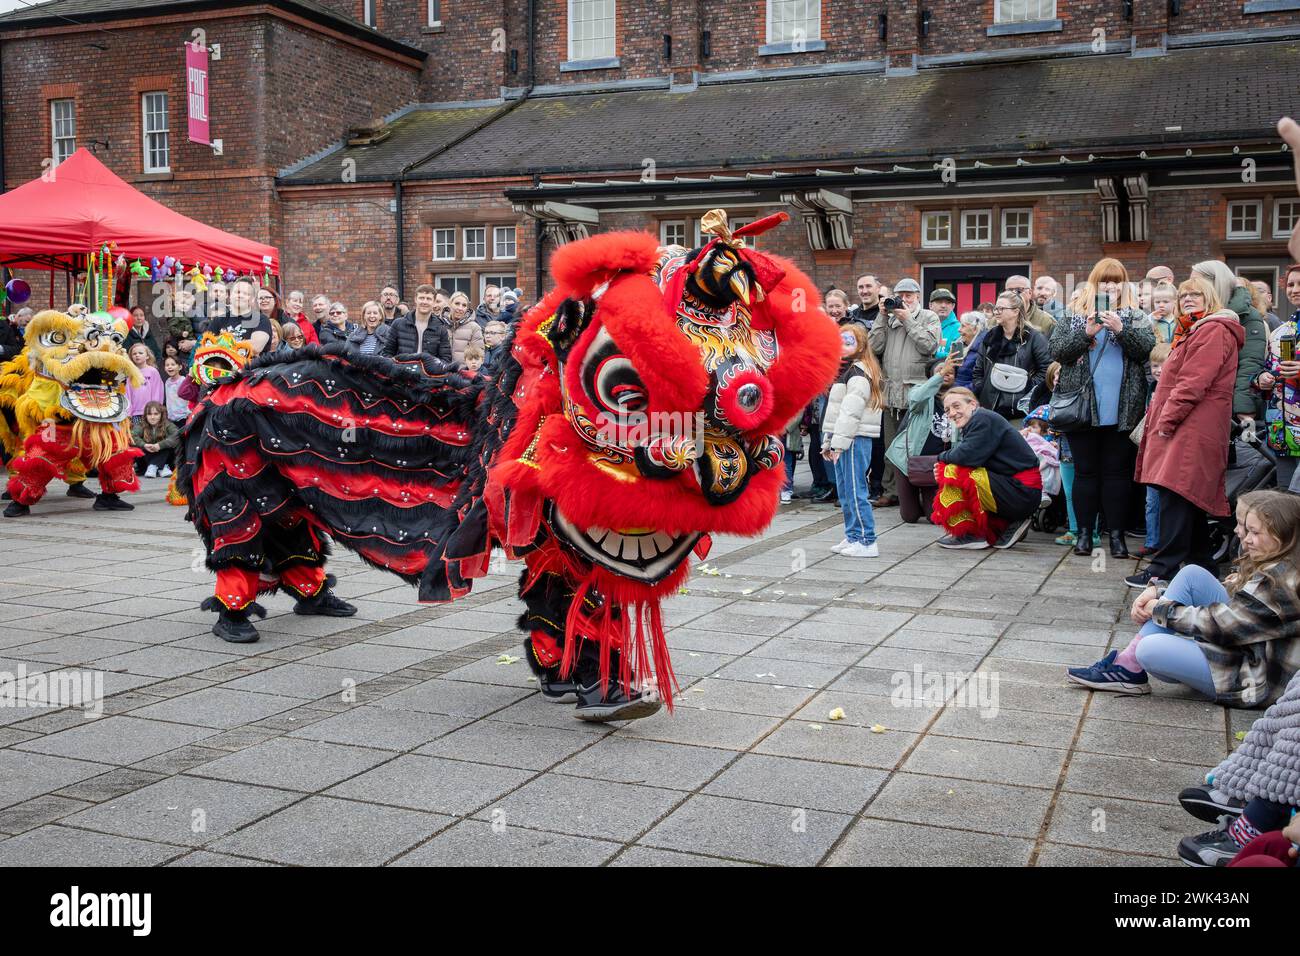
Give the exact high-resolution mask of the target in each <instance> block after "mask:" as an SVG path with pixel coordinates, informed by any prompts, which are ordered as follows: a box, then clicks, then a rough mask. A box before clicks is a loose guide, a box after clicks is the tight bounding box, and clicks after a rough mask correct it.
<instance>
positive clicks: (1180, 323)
mask: <svg viewBox="0 0 1300 956" xmlns="http://www.w3.org/2000/svg"><path fill="white" fill-rule="evenodd" d="M1203 318H1205V313H1204V312H1188V313H1187V314H1186V315H1183V314H1182V313H1179V314H1178V315H1177V316H1176V317H1175V322H1176V323H1177V324H1176V325H1175V326H1174V340H1173V347H1174V348H1177V347H1178V346H1179V345H1181V344H1182V341H1183V339H1185V338H1187V334H1188V333H1189V332H1191V331H1192V326H1193V325H1195V324H1196V323H1197V322H1199V321H1201V319H1203Z"/></svg>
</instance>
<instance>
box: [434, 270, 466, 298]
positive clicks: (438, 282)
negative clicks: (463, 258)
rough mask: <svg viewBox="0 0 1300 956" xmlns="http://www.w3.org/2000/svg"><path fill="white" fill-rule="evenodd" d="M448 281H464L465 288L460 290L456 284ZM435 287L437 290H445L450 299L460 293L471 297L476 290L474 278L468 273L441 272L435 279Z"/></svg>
mask: <svg viewBox="0 0 1300 956" xmlns="http://www.w3.org/2000/svg"><path fill="white" fill-rule="evenodd" d="M448 279H455V280H457V281H462V280H463V281H464V283H465V288H464V289H463V290H462V289H460V288H459V287H458V286H457V285H456V284H455V283H449V282H448V281H447V280H448ZM433 286H434V288H435V289H445V290H446V292H447V296H448V297H449V298H450V297H451V296H453V295H455V294H456V293H457V292H460V291H463V292H464V293H465V294H466V295H469V294H470V292H472V291H473V289H474V277H473V276H472V275H470V274H469V273H468V272H439V273H437V274H435V275H434V277H433Z"/></svg>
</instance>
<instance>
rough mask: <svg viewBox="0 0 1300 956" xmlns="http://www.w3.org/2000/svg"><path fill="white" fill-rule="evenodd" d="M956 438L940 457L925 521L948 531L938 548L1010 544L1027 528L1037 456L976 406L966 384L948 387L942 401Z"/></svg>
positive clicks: (1036, 487)
mask: <svg viewBox="0 0 1300 956" xmlns="http://www.w3.org/2000/svg"><path fill="white" fill-rule="evenodd" d="M943 410H944V413H945V414H947V416H948V420H949V421H951V422H952V423H953V424H954V425H955V426H957V428H959V429H961V441H960V442H958V443H957V444H956V445H955V446H954V447H953V448H951V449H949V450H948V451H945V452H943V453H942V454H941V455H939V461H938V464H936V465H935V468H934V476H935V480H936V481H937V482H938V486H939V487H938V492H937V493H936V494H935V496H934V511H933V512H932V513H931V515H930V520H931V521H933V522H934V523H935V524H937V525H942V526H943V527H944V529H945V530H946V531H947V534H946V535H945V536H944V537H943V538H940V539H939V546H940V547H942V548H969V549H972V550H978V549H981V548H987V547H989V546H990V545H992V546H993V547H995V548H1009V547H1011V546H1012V545H1013V544H1015V543H1016V542H1017V541H1019V540H1020V539H1021V538H1023V537H1024V536H1025V534H1026V532H1028V530H1029V518H1030V516H1031V515H1033V513H1034V512H1035V511H1036V510H1038V505H1039V503H1040V502H1041V500H1042V496H1043V479H1042V475H1041V474H1040V473H1039V471H1038V456H1037V455H1035V454H1034V450H1033V449H1032V448H1030V447H1029V443H1028V442H1027V441H1025V439H1024V436H1022V435H1021V434H1020V432H1018V431H1017V430H1016V429H1015V428H1013V427H1012V425H1011V423H1010V422H1008V421H1007V420H1006V419H1005V418H1003V417H1002V416H1001V415H999V414H998V413H997V412H991V411H989V410H988V409H986V408H981V407H980V403H979V400H978V399H977V398H976V397H975V393H974V392H972V391H971V390H970V389H968V388H951V389H949V390H948V394H947V395H945V396H944V399H943Z"/></svg>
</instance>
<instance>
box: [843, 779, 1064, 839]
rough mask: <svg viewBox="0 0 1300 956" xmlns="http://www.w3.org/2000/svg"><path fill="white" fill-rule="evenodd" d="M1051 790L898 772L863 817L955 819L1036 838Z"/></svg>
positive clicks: (928, 821) (986, 829)
mask: <svg viewBox="0 0 1300 956" xmlns="http://www.w3.org/2000/svg"><path fill="white" fill-rule="evenodd" d="M1051 802H1052V791H1050V790H1038V789H1030V788H1027V787H1011V786H1007V785H1005V784H995V783H977V782H975V781H972V780H958V779H953V778H950V777H930V776H925V775H921V774H910V773H898V774H895V775H894V776H892V777H891V778H890V779H889V782H888V783H886V784H885V786H884V788H883V789H882V790H881V791H880V793H878V794H876V796H875V797H874V798H873V799H872V800H871V803H870V805H869V806H868V807H867V809H866V811H865V814H864V815H865V816H868V817H873V818H881V819H886V820H901V821H903V822H906V823H920V824H934V823H936V822H938V821H944V822H945V823H955V824H957V825H958V826H960V827H961V828H962V829H963V830H977V831H980V832H983V833H992V834H997V835H1000V836H1017V837H1024V838H1026V839H1030V840H1032V839H1035V838H1036V837H1037V836H1038V831H1039V829H1040V827H1041V826H1042V823H1043V819H1044V817H1045V816H1046V814H1047V810H1048V807H1049V806H1050V805H1051Z"/></svg>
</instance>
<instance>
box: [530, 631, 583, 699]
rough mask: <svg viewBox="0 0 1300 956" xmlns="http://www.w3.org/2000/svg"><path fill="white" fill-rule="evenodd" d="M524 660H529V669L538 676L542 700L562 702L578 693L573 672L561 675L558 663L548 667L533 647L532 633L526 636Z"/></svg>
mask: <svg viewBox="0 0 1300 956" xmlns="http://www.w3.org/2000/svg"><path fill="white" fill-rule="evenodd" d="M524 660H526V661H528V667H529V669H530V670H531V671H532V672H533V676H535V677H536V678H537V687H538V689H539V690H540V691H541V692H542V700H544V701H546V702H547V703H550V704H562V703H564V702H565V701H567V700H569V699H570V698H571V697H573V695H575V694H577V693H578V682H577V681H576V680H574V678H573V675H572V674H570V675H569V676H568V677H561V676H560V667H559V665H558V664H557V665H555V666H554V667H547V666H545V665H544V664H543V663H542V662H541V661H540V660H539V659H538V657H537V653H536V651H534V649H533V639H532V636H531V635H530V636H528V637H525V638H524Z"/></svg>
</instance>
